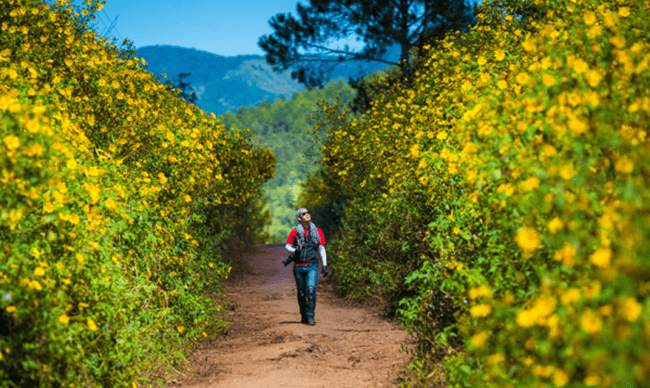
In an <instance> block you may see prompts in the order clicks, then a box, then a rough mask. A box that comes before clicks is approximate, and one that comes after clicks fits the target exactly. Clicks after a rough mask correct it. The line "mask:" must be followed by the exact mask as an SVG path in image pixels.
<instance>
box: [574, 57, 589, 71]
mask: <svg viewBox="0 0 650 388" xmlns="http://www.w3.org/2000/svg"><path fill="white" fill-rule="evenodd" d="M573 69H574V70H575V71H576V73H578V74H584V73H586V72H587V70H589V65H588V64H587V62H585V61H584V60H583V59H580V58H578V59H576V60H575V62H573Z"/></svg>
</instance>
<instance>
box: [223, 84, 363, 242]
mask: <svg viewBox="0 0 650 388" xmlns="http://www.w3.org/2000/svg"><path fill="white" fill-rule="evenodd" d="M337 95H338V96H339V97H340V98H341V99H342V100H343V101H345V102H347V101H349V100H350V99H351V98H352V96H353V91H352V89H351V88H350V87H349V86H348V85H346V84H345V82H343V80H341V79H339V81H338V82H330V83H329V84H328V85H327V86H326V87H325V88H323V89H311V90H305V91H302V92H299V93H295V94H294V95H293V97H292V98H291V99H286V100H280V99H276V100H275V102H274V103H273V104H271V103H269V102H268V101H265V102H263V103H261V104H260V105H258V106H256V107H251V108H248V109H247V108H243V107H242V108H239V109H237V111H236V112H235V113H232V112H227V113H226V114H225V115H224V116H223V119H222V122H223V124H224V125H226V127H230V128H233V129H237V130H239V129H241V128H250V130H251V131H252V133H253V134H255V135H256V136H257V140H258V141H259V143H260V144H261V145H262V146H264V147H266V148H269V149H272V150H273V152H274V153H275V160H276V162H277V167H276V169H275V175H274V177H273V178H271V179H270V180H269V181H268V182H266V183H265V184H264V186H263V191H264V194H265V196H266V197H267V198H268V209H267V210H268V211H269V212H270V217H271V220H272V223H271V225H269V226H268V229H267V233H268V235H269V236H270V240H269V241H271V242H274V243H280V242H282V241H284V240H286V238H287V236H288V233H289V231H290V230H291V229H292V228H294V227H295V226H296V219H295V212H296V209H297V207H300V206H299V204H298V203H297V202H296V200H297V197H298V193H299V192H300V185H301V184H302V182H304V180H305V178H306V176H307V175H308V174H310V173H311V172H312V171H313V170H314V169H315V166H314V162H313V160H319V159H320V149H319V145H320V139H319V136H318V134H310V133H309V128H310V127H309V125H310V121H309V117H308V114H309V112H310V111H311V110H312V109H314V108H315V107H316V101H318V100H321V99H323V100H327V101H329V100H331V99H332V98H334V97H335V96H337ZM313 213H314V216H313V217H314V222H317V221H318V218H317V217H318V212H317V211H314V212H313ZM317 225H319V227H321V228H322V226H321V224H320V223H317ZM323 231H324V232H325V233H326V236H327V235H328V231H327V230H326V229H323Z"/></svg>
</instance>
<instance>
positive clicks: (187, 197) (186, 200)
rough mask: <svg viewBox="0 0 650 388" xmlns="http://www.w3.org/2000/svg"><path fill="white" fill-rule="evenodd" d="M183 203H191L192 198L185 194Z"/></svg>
mask: <svg viewBox="0 0 650 388" xmlns="http://www.w3.org/2000/svg"><path fill="white" fill-rule="evenodd" d="M185 202H192V197H190V196H189V195H187V194H185Z"/></svg>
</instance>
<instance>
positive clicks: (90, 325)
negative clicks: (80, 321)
mask: <svg viewBox="0 0 650 388" xmlns="http://www.w3.org/2000/svg"><path fill="white" fill-rule="evenodd" d="M87 323H88V328H89V329H90V331H97V324H95V321H93V320H92V319H90V318H88V321H87Z"/></svg>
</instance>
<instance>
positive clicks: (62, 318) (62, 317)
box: [59, 314, 70, 325]
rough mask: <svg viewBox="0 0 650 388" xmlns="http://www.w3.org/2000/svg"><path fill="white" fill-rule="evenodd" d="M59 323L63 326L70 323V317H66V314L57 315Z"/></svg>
mask: <svg viewBox="0 0 650 388" xmlns="http://www.w3.org/2000/svg"><path fill="white" fill-rule="evenodd" d="M59 322H61V323H63V324H64V325H67V324H68V323H69V322H70V317H68V315H67V314H61V315H59Z"/></svg>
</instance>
